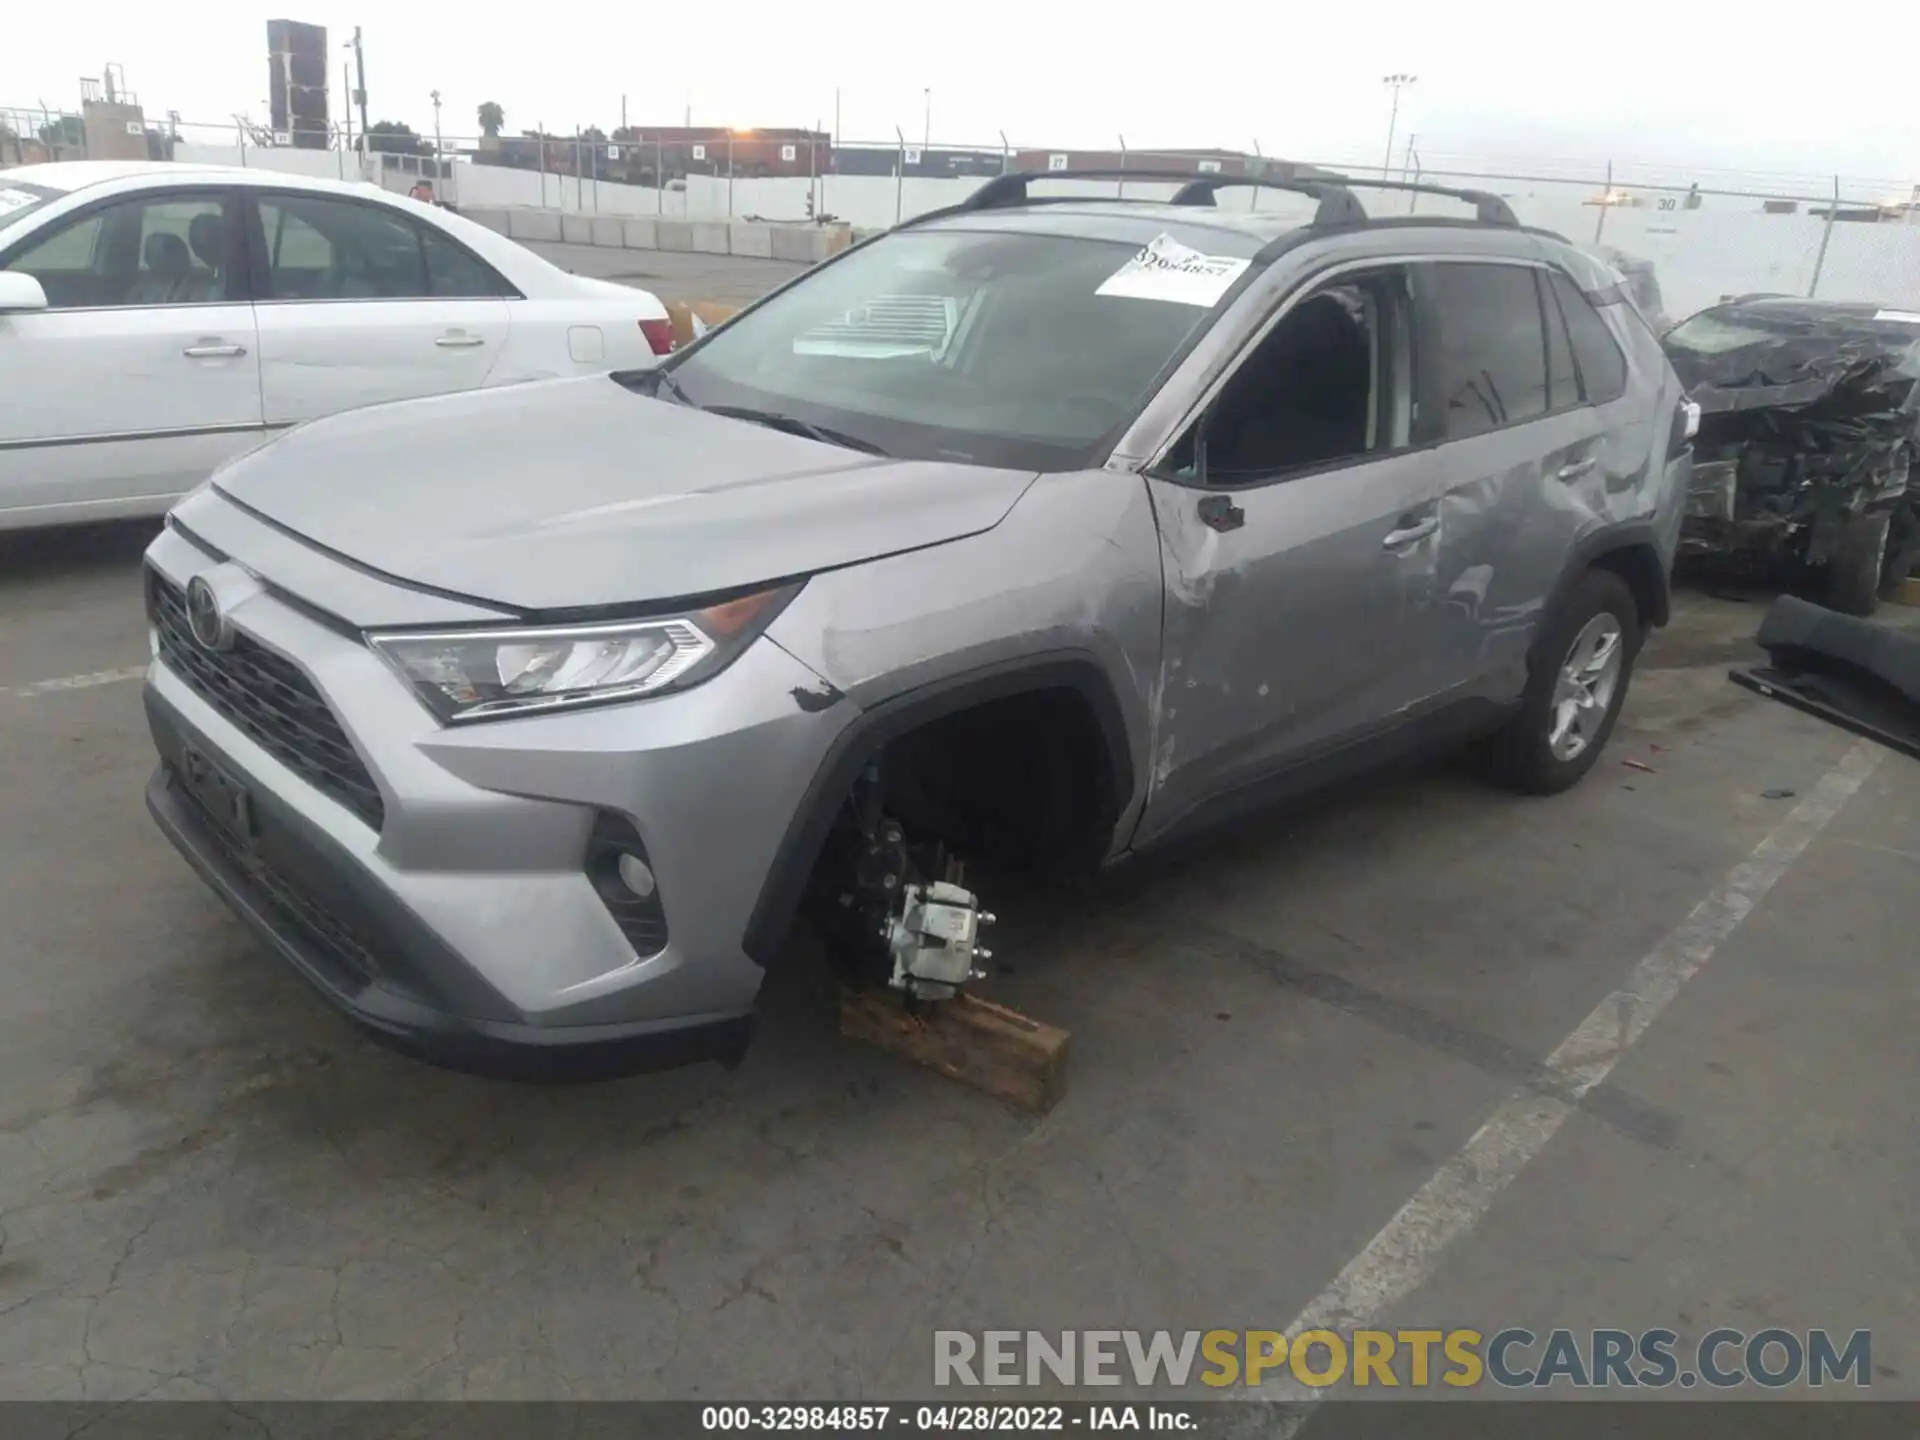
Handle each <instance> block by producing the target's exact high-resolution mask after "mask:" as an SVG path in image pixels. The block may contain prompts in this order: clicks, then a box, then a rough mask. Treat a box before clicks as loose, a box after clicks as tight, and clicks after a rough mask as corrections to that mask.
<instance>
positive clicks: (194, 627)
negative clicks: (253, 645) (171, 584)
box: [187, 575, 233, 650]
mask: <svg viewBox="0 0 1920 1440" xmlns="http://www.w3.org/2000/svg"><path fill="white" fill-rule="evenodd" d="M187 628H188V629H189V630H191V631H192V632H193V638H194V639H195V640H197V641H198V642H199V643H200V648H201V649H203V650H226V649H229V648H231V647H232V645H233V626H232V625H231V624H230V623H229V622H228V620H227V617H226V613H225V612H224V611H223V610H222V609H221V608H220V597H219V596H218V595H217V594H215V593H214V589H213V586H212V585H211V584H209V583H208V581H207V577H206V576H204V575H196V576H194V577H193V579H191V580H189V581H188V582H187Z"/></svg>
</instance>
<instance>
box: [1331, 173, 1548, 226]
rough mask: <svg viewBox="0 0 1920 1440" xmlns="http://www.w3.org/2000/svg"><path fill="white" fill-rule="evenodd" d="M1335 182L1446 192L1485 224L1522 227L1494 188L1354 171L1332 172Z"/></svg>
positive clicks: (1366, 187) (1440, 193)
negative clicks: (1382, 177) (1366, 177)
mask: <svg viewBox="0 0 1920 1440" xmlns="http://www.w3.org/2000/svg"><path fill="white" fill-rule="evenodd" d="M1327 179H1328V180H1329V181H1330V182H1331V183H1333V184H1335V185H1349V186H1351V185H1358V186H1359V187H1361V188H1362V189H1364V190H1411V191H1413V192H1414V193H1416V194H1419V195H1445V196H1447V197H1448V198H1449V199H1453V200H1464V201H1465V202H1466V203H1467V204H1469V205H1471V206H1473V213H1474V218H1475V219H1476V220H1478V221H1479V222H1480V223H1481V224H1482V225H1506V226H1509V227H1513V228H1518V227H1519V224H1520V217H1519V216H1518V215H1515V214H1514V213H1513V207H1512V206H1511V205H1509V204H1507V202H1506V201H1505V200H1503V199H1501V198H1500V197H1499V196H1498V195H1495V194H1494V193H1493V192H1492V191H1490V190H1456V189H1454V188H1453V187H1452V186H1451V185H1428V184H1425V183H1423V182H1421V181H1419V180H1364V179H1362V180H1356V179H1354V178H1353V177H1352V176H1350V175H1329V176H1328V177H1327Z"/></svg>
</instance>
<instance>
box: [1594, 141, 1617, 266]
mask: <svg viewBox="0 0 1920 1440" xmlns="http://www.w3.org/2000/svg"><path fill="white" fill-rule="evenodd" d="M1612 205H1613V162H1612V161H1611V160H1609V161H1607V188H1606V189H1604V190H1602V191H1601V192H1600V218H1599V219H1598V220H1596V221H1594V222H1593V243H1594V244H1596V245H1598V244H1599V243H1600V232H1601V231H1603V230H1605V229H1606V228H1607V211H1608V209H1610V208H1611V207H1612Z"/></svg>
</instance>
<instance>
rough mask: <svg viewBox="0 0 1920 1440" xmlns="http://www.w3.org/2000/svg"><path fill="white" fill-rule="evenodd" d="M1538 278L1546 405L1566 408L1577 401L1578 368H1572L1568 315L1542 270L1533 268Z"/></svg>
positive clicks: (1571, 343)
mask: <svg viewBox="0 0 1920 1440" xmlns="http://www.w3.org/2000/svg"><path fill="white" fill-rule="evenodd" d="M1534 274H1535V276H1536V278H1537V279H1538V280H1539V282H1540V318H1541V319H1542V320H1543V321H1545V322H1546V327H1547V408H1548V409H1549V410H1567V409H1571V408H1572V407H1573V406H1575V405H1578V404H1579V403H1580V372H1579V371H1577V370H1575V369H1574V368H1573V341H1572V340H1570V339H1569V338H1568V336H1567V317H1566V316H1565V315H1563V314H1561V313H1560V302H1559V301H1558V300H1556V299H1554V297H1553V286H1552V285H1551V284H1549V283H1548V281H1547V277H1546V273H1545V272H1544V271H1535V272H1534Z"/></svg>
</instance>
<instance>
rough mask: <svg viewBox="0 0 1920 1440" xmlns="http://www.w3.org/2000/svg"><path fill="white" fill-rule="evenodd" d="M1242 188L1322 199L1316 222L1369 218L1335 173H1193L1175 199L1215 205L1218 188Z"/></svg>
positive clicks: (1182, 202)
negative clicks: (1281, 176) (1297, 175)
mask: <svg viewBox="0 0 1920 1440" xmlns="http://www.w3.org/2000/svg"><path fill="white" fill-rule="evenodd" d="M1240 188H1246V189H1258V190H1289V191H1291V192H1293V193H1294V194H1295V195H1307V196H1310V197H1312V198H1313V199H1315V200H1318V201H1319V202H1320V207H1319V209H1317V210H1315V211H1314V213H1313V223H1314V224H1316V225H1364V224H1365V223H1366V221H1367V212H1366V209H1365V207H1364V206H1362V205H1361V203H1360V202H1359V201H1358V200H1356V199H1355V198H1354V196H1353V192H1352V191H1350V190H1348V189H1347V182H1346V181H1344V180H1341V179H1338V178H1336V177H1331V176H1330V177H1328V178H1326V179H1324V180H1322V179H1319V178H1317V177H1315V178H1304V179H1298V180H1291V179H1290V180H1280V179H1276V178H1274V177H1272V176H1266V175H1201V176H1197V177H1193V176H1190V177H1188V179H1187V182H1186V184H1184V185H1182V186H1181V187H1180V188H1179V190H1177V191H1176V192H1175V193H1174V197H1173V201H1172V203H1173V204H1175V205H1211V204H1213V195H1214V192H1215V191H1216V190H1227V189H1240Z"/></svg>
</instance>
